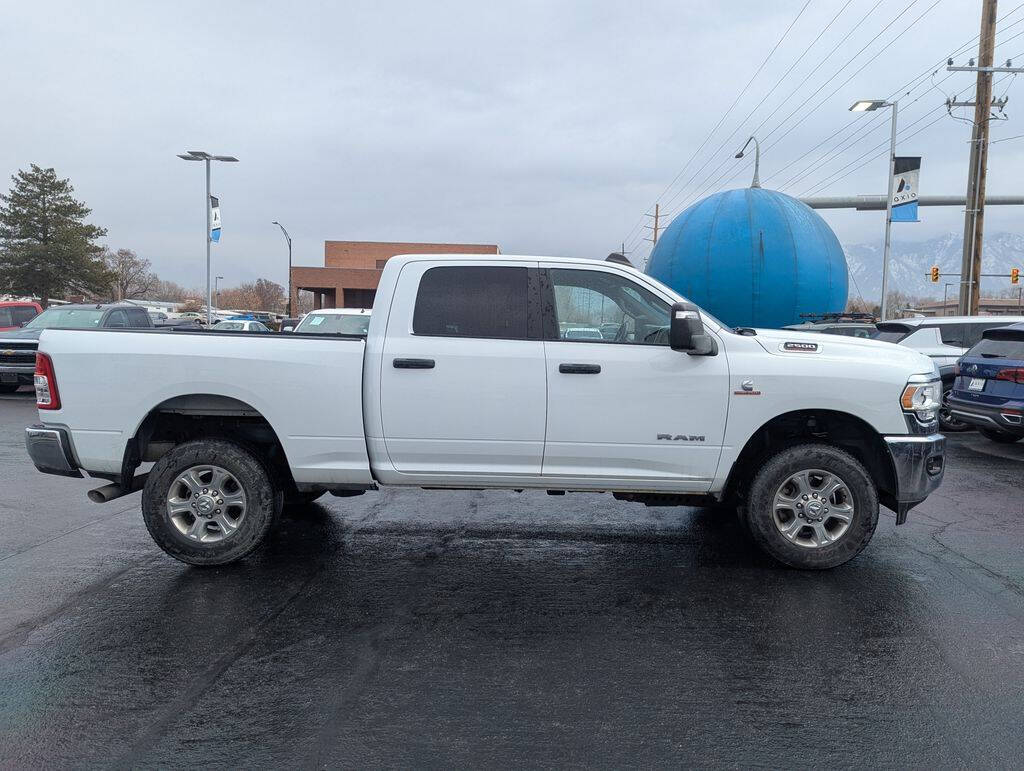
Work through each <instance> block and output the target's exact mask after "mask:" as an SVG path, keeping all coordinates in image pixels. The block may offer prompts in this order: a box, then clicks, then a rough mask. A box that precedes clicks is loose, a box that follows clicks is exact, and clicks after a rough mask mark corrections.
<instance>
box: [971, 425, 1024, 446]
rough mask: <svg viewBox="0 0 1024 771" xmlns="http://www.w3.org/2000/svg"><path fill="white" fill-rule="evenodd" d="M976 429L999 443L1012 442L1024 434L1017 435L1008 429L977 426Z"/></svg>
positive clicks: (1018, 439) (1022, 437) (1017, 440)
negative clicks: (1001, 429)
mask: <svg viewBox="0 0 1024 771" xmlns="http://www.w3.org/2000/svg"><path fill="white" fill-rule="evenodd" d="M978 431H979V432H980V433H981V435H982V436H983V437H985V438H986V439H991V440H992V441H993V442H999V444H1013V443H1014V442H1019V441H1020V440H1021V439H1024V436H1017V435H1016V434H1011V433H1010V432H1009V431H1000V430H999V429H997V428H979V429H978Z"/></svg>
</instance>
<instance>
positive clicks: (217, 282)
mask: <svg viewBox="0 0 1024 771" xmlns="http://www.w3.org/2000/svg"><path fill="white" fill-rule="evenodd" d="M223 280H224V276H214V277H213V294H214V295H215V296H216V298H217V310H220V282H221V281H223Z"/></svg>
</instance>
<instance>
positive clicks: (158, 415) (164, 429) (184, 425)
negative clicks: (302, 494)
mask: <svg viewBox="0 0 1024 771" xmlns="http://www.w3.org/2000/svg"><path fill="white" fill-rule="evenodd" d="M203 438H218V439H226V440H228V441H231V442H234V443H236V444H240V445H242V446H244V447H247V448H249V449H250V450H252V451H253V452H254V453H255V455H256V457H257V458H259V459H260V461H261V462H263V463H264V464H265V465H266V466H267V468H268V470H269V471H270V472H271V473H272V474H273V475H274V476H275V477H276V478H277V479H278V480H279V481H280V482H281V483H282V484H283V485H284V486H286V488H294V487H295V481H294V479H293V478H292V474H291V469H290V467H289V465H288V459H287V457H286V456H285V454H284V447H283V446H282V445H281V440H280V439H279V438H278V436H277V432H276V431H274V428H273V426H271V425H270V422H269V421H268V420H267V419H266V418H265V417H263V415H262V414H260V412H259V410H257V409H255V408H253V407H252V406H250V405H248V404H246V403H245V402H242V401H240V400H238V399H233V398H231V397H227V396H218V395H215V394H190V395H187V396H176V397H174V398H173V399H168V400H167V401H164V402H161V403H160V404H158V405H157V406H156V407H154V408H153V409H152V410H150V412H149V414H147V415H146V417H145V418H144V419H143V421H142V423H141V424H140V425H139V430H138V431H136V432H135V436H133V437H132V438H131V439H130V440H129V441H128V444H127V446H126V447H125V451H124V459H123V461H122V466H121V479H122V480H123V479H131V478H132V477H133V476H134V474H135V469H136V468H138V466H139V465H140V464H141V463H143V462H153V461H157V460H159V459H160V458H161V457H163V456H164V455H165V454H166V453H168V452H169V451H170V450H171V449H173V448H174V447H175V446H176V445H179V444H182V443H184V442H188V441H192V440H194V439H203Z"/></svg>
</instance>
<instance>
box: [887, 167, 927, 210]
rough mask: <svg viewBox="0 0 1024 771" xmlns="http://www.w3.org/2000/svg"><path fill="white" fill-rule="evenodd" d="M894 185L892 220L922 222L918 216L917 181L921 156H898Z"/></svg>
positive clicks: (919, 173) (919, 174)
mask: <svg viewBox="0 0 1024 771" xmlns="http://www.w3.org/2000/svg"><path fill="white" fill-rule="evenodd" d="M893 173H894V178H893V185H892V190H893V192H892V221H893V222H920V220H919V219H918V218H917V183H918V179H919V178H920V176H921V156H916V157H910V156H903V157H900V156H898V155H897V156H896V162H895V164H894V171H893Z"/></svg>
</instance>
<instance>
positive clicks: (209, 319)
mask: <svg viewBox="0 0 1024 771" xmlns="http://www.w3.org/2000/svg"><path fill="white" fill-rule="evenodd" d="M178 157H179V158H181V159H182V160H183V161H204V162H205V163H206V201H205V202H204V203H205V206H206V325H207V326H211V325H212V324H213V311H212V309H211V308H210V306H211V305H212V304H213V289H212V287H211V285H210V273H211V270H210V243H211V240H212V239H211V237H210V217H211V216H212V212H211V211H210V161H225V162H228V163H238V159H237V158H235V157H234V156H233V155H210V154H209V153H208V152H206V151H204V150H189V151H187V152H184V153H178Z"/></svg>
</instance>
